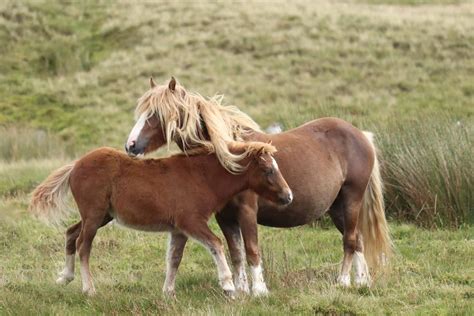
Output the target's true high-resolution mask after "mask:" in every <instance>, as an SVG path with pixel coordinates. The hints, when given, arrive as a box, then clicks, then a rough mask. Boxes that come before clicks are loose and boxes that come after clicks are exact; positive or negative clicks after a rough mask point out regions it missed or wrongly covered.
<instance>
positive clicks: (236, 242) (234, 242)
mask: <svg viewBox="0 0 474 316" xmlns="http://www.w3.org/2000/svg"><path fill="white" fill-rule="evenodd" d="M226 209H227V208H226ZM226 209H224V210H222V211H221V213H218V214H216V219H217V223H218V224H219V227H220V228H221V230H222V233H223V234H224V236H225V238H226V241H227V245H228V246H229V253H230V258H231V260H232V265H233V266H234V284H235V289H236V290H237V291H241V292H244V293H249V292H250V290H249V284H248V279H247V272H246V271H245V254H244V250H243V242H242V236H241V232H240V227H239V223H238V222H237V220H236V219H235V218H231V217H229V216H226V215H227V214H224V212H226Z"/></svg>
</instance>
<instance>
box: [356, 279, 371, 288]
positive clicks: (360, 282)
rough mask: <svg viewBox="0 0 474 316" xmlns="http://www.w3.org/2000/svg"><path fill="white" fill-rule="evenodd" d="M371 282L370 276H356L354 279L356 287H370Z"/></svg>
mask: <svg viewBox="0 0 474 316" xmlns="http://www.w3.org/2000/svg"><path fill="white" fill-rule="evenodd" d="M370 283H371V282H370V278H368V277H361V278H356V279H355V280H354V284H355V286H356V287H370Z"/></svg>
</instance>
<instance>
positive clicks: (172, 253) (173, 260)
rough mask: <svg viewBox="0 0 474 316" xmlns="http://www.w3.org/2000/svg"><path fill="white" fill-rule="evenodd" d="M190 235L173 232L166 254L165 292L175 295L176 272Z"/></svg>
mask: <svg viewBox="0 0 474 316" xmlns="http://www.w3.org/2000/svg"><path fill="white" fill-rule="evenodd" d="M187 241H188V237H187V236H186V235H184V234H182V233H179V232H171V233H170V239H169V244H168V253H167V255H166V279H165V284H164V285H163V293H165V294H167V295H170V296H174V286H175V280H176V272H177V271H178V267H179V264H180V263H181V259H182V258H183V251H184V247H185V246H186V242H187Z"/></svg>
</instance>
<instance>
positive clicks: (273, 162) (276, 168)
mask: <svg viewBox="0 0 474 316" xmlns="http://www.w3.org/2000/svg"><path fill="white" fill-rule="evenodd" d="M271 158H272V167H273V168H274V169H275V170H279V168H278V164H277V162H276V160H275V158H273V157H271Z"/></svg>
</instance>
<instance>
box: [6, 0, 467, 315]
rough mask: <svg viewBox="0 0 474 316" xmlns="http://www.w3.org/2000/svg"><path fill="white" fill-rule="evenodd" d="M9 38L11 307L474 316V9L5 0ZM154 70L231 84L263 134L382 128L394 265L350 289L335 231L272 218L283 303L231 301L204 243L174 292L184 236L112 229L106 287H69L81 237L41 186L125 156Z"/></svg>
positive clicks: (192, 83)
mask: <svg viewBox="0 0 474 316" xmlns="http://www.w3.org/2000/svg"><path fill="white" fill-rule="evenodd" d="M0 43H2V45H0V54H1V56H2V58H1V59H0V253H1V254H2V255H1V256H0V314H31V313H40V314H51V313H53V314H64V313H72V314H84V313H87V314H93V313H106V314H112V313H116V314H118V313H129V312H133V313H179V314H236V313H250V314H262V313H275V314H288V313H316V314H340V313H347V314H386V313H394V314H426V313H429V314H452V313H453V312H454V313H458V314H473V312H474V310H473V304H472V299H473V297H474V292H473V291H472V288H473V285H474V279H473V275H474V265H473V261H472V257H473V255H474V252H473V244H472V243H473V239H472V236H473V235H474V231H473V226H472V224H473V223H474V206H473V193H472V192H473V191H474V190H473V185H474V163H473V160H472V156H473V148H474V144H473V139H474V137H473V136H474V133H473V128H474V118H473V114H474V107H473V100H474V88H473V87H474V76H473V73H474V5H473V3H472V1H470V0H466V1H462V0H344V1H342V0H341V1H326V0H322V1H317V2H314V1H308V0H301V1H296V2H295V1H292V2H288V3H278V4H269V3H253V4H252V5H248V4H246V3H240V4H230V3H216V4H214V3H203V2H198V3H190V2H179V1H178V2H176V1H175V2H171V3H166V4H164V3H150V2H138V3H135V2H121V3H116V4H113V5H111V4H110V3H108V2H99V3H76V2H69V3H60V2H51V1H48V2H43V3H40V2H35V1H32V2H28V1H25V2H18V1H3V2H0ZM150 75H153V76H154V77H155V79H157V81H165V80H167V79H168V78H169V77H170V76H171V75H174V76H175V77H177V78H178V79H179V80H180V81H181V82H182V83H183V84H184V85H185V86H186V87H187V88H189V89H191V90H195V91H198V92H200V93H202V94H203V95H212V94H215V93H225V95H226V99H225V100H227V102H228V103H229V104H235V105H237V106H238V107H240V108H241V109H242V110H244V111H246V112H247V113H249V114H250V115H251V116H252V117H253V118H255V120H256V121H257V122H258V123H260V124H261V126H262V127H266V126H268V125H269V124H270V123H273V122H275V121H276V122H280V123H282V124H283V126H284V127H285V128H286V129H289V128H292V127H295V126H298V125H300V124H302V123H304V122H306V121H308V120H312V119H315V118H318V117H322V116H338V117H341V118H344V119H346V120H348V121H350V122H352V123H353V124H354V125H356V126H357V127H359V128H361V129H364V130H371V131H373V132H374V133H375V134H376V141H377V145H378V147H379V150H380V157H381V160H382V163H383V165H382V167H383V168H382V170H383V173H384V174H383V175H384V180H385V184H386V204H387V213H388V216H389V219H390V221H391V225H392V229H393V235H394V239H395V245H396V248H397V255H396V257H395V260H394V263H393V269H392V273H391V274H390V275H387V276H385V278H379V280H377V282H376V284H375V286H374V287H372V288H371V289H348V290H344V289H341V288H339V287H337V286H336V285H335V284H334V280H335V276H336V273H337V270H338V261H339V260H340V258H341V256H342V250H341V242H340V237H339V235H338V233H337V232H336V230H335V229H334V228H333V226H332V224H327V223H326V222H324V221H323V223H322V224H320V225H314V227H302V228H297V229H291V230H281V229H269V228H264V227H260V236H261V246H262V249H263V253H264V260H265V262H264V263H265V265H264V266H265V267H266V277H267V279H268V280H269V285H270V287H271V289H272V295H271V296H269V297H267V298H251V297H245V298H239V299H238V300H237V301H236V302H229V301H227V300H226V299H225V298H224V297H223V295H222V294H221V293H220V291H219V287H218V286H217V278H216V273H215V268H214V265H213V263H212V261H211V259H210V256H209V255H208V253H206V252H205V251H204V250H203V249H202V248H201V247H200V246H198V245H196V244H195V243H191V244H190V245H189V246H188V249H187V251H186V255H185V259H184V261H183V265H182V268H181V270H180V273H179V275H178V289H177V292H178V300H177V301H174V300H166V299H165V298H164V297H162V296H161V284H162V282H163V278H164V274H163V271H164V251H165V244H166V242H165V239H166V237H165V236H164V235H159V234H144V233H139V232H135V231H130V230H125V229H120V228H119V227H117V226H116V225H110V226H108V227H106V228H104V229H102V230H100V231H99V234H98V237H97V240H96V241H95V244H94V247H95V248H94V250H93V253H92V270H93V273H94V275H95V277H96V285H97V288H98V291H99V294H98V296H97V297H95V298H91V299H88V298H84V297H83V296H82V294H80V285H79V284H80V280H79V279H80V278H79V277H78V276H77V280H76V281H74V283H73V284H71V285H70V286H69V287H67V288H61V287H58V286H56V285H55V284H53V281H54V277H55V274H56V272H57V271H58V270H59V269H60V265H61V264H62V261H63V258H62V252H63V250H62V247H63V243H64V241H63V231H62V230H57V229H52V228H48V227H44V226H43V225H42V224H41V223H39V222H37V221H35V220H34V219H32V218H30V217H29V215H28V214H27V213H26V206H27V200H28V196H27V194H28V193H29V192H30V191H31V189H32V188H33V187H34V186H35V185H36V184H38V183H39V182H40V181H41V180H43V179H44V178H45V177H46V175H47V174H49V172H50V171H52V170H53V169H55V168H57V167H60V166H61V165H63V164H65V163H66V162H68V161H70V160H72V159H74V158H76V157H78V156H80V155H82V154H83V153H85V152H86V151H87V150H89V149H91V148H95V147H97V146H113V147H117V148H122V147H123V142H124V140H125V138H126V137H127V135H128V133H129V131H130V129H131V127H132V124H133V109H134V107H135V100H136V99H137V98H138V97H139V96H140V95H141V94H142V93H143V92H144V91H145V90H146V89H148V77H149V76H150ZM213 225H214V230H215V231H216V232H218V231H219V230H218V229H217V227H216V226H215V224H213ZM427 229H430V230H427ZM221 236H222V235H221ZM277 241H278V242H277ZM5 254H8V255H5ZM99 254H100V256H99Z"/></svg>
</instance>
